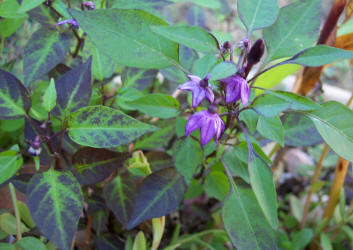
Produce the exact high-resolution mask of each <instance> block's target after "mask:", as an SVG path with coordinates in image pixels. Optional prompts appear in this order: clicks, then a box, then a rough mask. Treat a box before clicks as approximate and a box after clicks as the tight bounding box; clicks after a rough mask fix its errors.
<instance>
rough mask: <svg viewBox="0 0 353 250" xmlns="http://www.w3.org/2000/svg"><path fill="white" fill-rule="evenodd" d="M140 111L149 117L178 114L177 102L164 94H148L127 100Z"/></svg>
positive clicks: (169, 116)
mask: <svg viewBox="0 0 353 250" xmlns="http://www.w3.org/2000/svg"><path fill="white" fill-rule="evenodd" d="M127 105H129V106H131V107H134V108H135V109H137V110H139V111H140V112H142V113H144V114H146V115H149V116H151V117H158V118H162V119H169V118H172V117H175V116H177V115H178V114H179V108H180V104H179V102H178V101H177V100H176V99H175V98H173V97H171V96H169V95H166V94H159V93H156V94H148V95H145V96H142V97H140V98H138V99H136V100H133V101H129V102H127Z"/></svg>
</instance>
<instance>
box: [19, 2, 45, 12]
mask: <svg viewBox="0 0 353 250" xmlns="http://www.w3.org/2000/svg"><path fill="white" fill-rule="evenodd" d="M42 3H43V0H26V1H22V3H21V6H20V8H19V9H18V10H17V12H19V13H24V12H27V11H29V10H31V9H34V8H35V7H37V6H39V5H41V4H42Z"/></svg>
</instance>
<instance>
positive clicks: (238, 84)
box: [221, 75, 250, 107]
mask: <svg viewBox="0 0 353 250" xmlns="http://www.w3.org/2000/svg"><path fill="white" fill-rule="evenodd" d="M221 82H222V83H224V85H225V92H226V103H231V102H236V101H238V100H239V99H241V102H242V103H243V106H244V107H245V106H246V105H248V102H249V97H250V87H249V85H248V83H247V81H246V80H245V79H244V78H243V77H241V76H238V75H235V76H230V77H228V78H225V79H222V80H221Z"/></svg>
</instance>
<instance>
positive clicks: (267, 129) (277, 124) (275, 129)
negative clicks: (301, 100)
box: [257, 116, 284, 147]
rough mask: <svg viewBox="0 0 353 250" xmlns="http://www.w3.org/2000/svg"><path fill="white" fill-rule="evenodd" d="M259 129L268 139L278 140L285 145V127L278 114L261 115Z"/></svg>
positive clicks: (258, 123)
mask: <svg viewBox="0 0 353 250" xmlns="http://www.w3.org/2000/svg"><path fill="white" fill-rule="evenodd" d="M257 130H258V131H259V133H260V134H261V135H262V136H264V137H266V138H267V139H270V140H272V141H275V142H278V143H279V144H280V145H281V146H282V147H283V146H284V129H283V125H282V122H281V119H279V118H278V117H277V116H275V117H264V116H260V117H259V120H258V122H257Z"/></svg>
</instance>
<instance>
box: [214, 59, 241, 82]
mask: <svg viewBox="0 0 353 250" xmlns="http://www.w3.org/2000/svg"><path fill="white" fill-rule="evenodd" d="M235 72H237V66H235V64H234V63H233V62H220V63H218V64H216V66H214V67H213V69H212V70H211V72H210V80H211V81H215V80H219V79H223V78H227V77H228V76H231V75H233V74H234V73H235Z"/></svg>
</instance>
